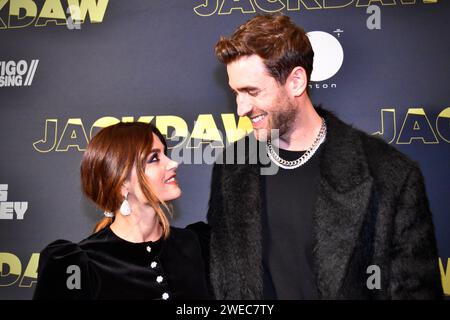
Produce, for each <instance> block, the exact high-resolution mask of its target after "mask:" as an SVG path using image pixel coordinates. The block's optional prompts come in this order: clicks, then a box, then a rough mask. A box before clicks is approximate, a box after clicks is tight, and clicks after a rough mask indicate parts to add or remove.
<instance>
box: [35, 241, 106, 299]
mask: <svg viewBox="0 0 450 320" xmlns="http://www.w3.org/2000/svg"><path fill="white" fill-rule="evenodd" d="M98 287H99V278H98V276H97V274H96V272H95V269H94V268H93V266H92V264H91V263H90V260H89V257H88V255H87V253H86V252H85V251H83V250H82V249H81V248H80V246H79V245H78V244H76V243H72V242H70V241H66V240H57V241H55V242H52V243H51V244H49V245H48V246H47V247H46V248H45V249H44V250H43V251H42V252H41V254H40V258H39V266H38V279H37V285H36V289H35V291H34V295H33V300H88V299H94V298H95V294H96V291H97V289H98Z"/></svg>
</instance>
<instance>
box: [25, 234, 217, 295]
mask: <svg viewBox="0 0 450 320" xmlns="http://www.w3.org/2000/svg"><path fill="white" fill-rule="evenodd" d="M76 277H78V278H76ZM209 298H210V296H209V290H208V285H207V278H206V272H205V264H204V259H203V257H202V251H201V246H200V242H199V240H198V238H197V235H196V233H195V232H194V231H192V230H189V229H180V228H175V227H171V229H170V235H169V237H168V238H167V239H165V240H164V239H160V240H158V241H155V242H151V241H150V242H142V243H132V242H128V241H126V240H124V239H121V238H119V237H118V236H116V235H115V234H114V233H113V232H112V230H111V229H110V228H109V227H106V228H104V229H103V230H101V231H99V232H97V233H95V234H93V235H91V236H90V237H89V238H87V239H85V240H83V241H81V242H80V243H78V244H76V243H72V242H69V241H66V240H57V241H55V242H53V243H51V244H50V245H48V246H47V247H46V248H45V249H44V250H43V251H42V253H41V256H40V261H39V268H38V282H37V286H36V290H35V292H34V296H33V299H162V300H167V299H169V300H172V299H189V300H191V299H209Z"/></svg>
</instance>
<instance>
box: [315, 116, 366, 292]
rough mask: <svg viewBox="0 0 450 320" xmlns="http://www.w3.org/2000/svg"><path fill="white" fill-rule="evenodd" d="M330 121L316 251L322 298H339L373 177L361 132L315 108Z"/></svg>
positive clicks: (321, 167)
mask: <svg viewBox="0 0 450 320" xmlns="http://www.w3.org/2000/svg"><path fill="white" fill-rule="evenodd" d="M317 111H318V112H319V113H320V114H321V115H322V116H323V117H325V119H326V121H327V126H328V132H327V138H326V142H325V143H324V145H323V152H322V158H321V163H320V170H321V180H320V187H319V195H318V198H317V202H316V207H315V212H314V224H315V225H314V227H315V230H314V231H315V234H314V237H315V247H314V251H313V256H314V263H315V270H316V276H317V279H316V280H317V282H316V283H317V286H318V290H319V294H320V297H321V298H323V299H338V298H339V289H340V288H341V286H342V283H343V280H344V278H345V274H346V270H347V267H348V263H349V260H350V258H351V255H352V253H353V250H354V248H355V244H356V242H357V239H358V236H359V234H360V231H361V227H362V224H363V221H364V217H365V215H366V213H367V212H368V210H369V202H370V195H371V192H372V182H373V181H372V178H371V176H370V174H369V169H368V166H367V161H366V160H365V155H364V151H363V148H362V146H361V139H360V137H359V136H358V134H359V133H358V132H357V131H355V130H352V129H351V127H349V126H348V125H346V124H344V123H343V122H341V121H340V120H339V119H337V118H336V117H334V116H333V115H332V114H331V113H329V112H326V111H324V110H322V109H318V110H317Z"/></svg>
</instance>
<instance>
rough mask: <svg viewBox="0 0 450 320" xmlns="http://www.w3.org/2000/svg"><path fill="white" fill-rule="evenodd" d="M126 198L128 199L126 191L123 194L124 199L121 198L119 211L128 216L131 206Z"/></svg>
mask: <svg viewBox="0 0 450 320" xmlns="http://www.w3.org/2000/svg"><path fill="white" fill-rule="evenodd" d="M127 199H128V192H127V194H126V195H125V200H123V202H122V204H121V205H120V213H121V214H122V215H123V216H129V215H130V213H131V207H130V204H129V203H128V200H127Z"/></svg>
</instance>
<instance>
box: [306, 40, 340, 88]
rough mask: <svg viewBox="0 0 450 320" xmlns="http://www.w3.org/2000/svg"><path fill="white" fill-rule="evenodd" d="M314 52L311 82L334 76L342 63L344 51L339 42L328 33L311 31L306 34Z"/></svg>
mask: <svg viewBox="0 0 450 320" xmlns="http://www.w3.org/2000/svg"><path fill="white" fill-rule="evenodd" d="M307 35H308V37H309V41H310V42H311V46H312V48H313V50H314V64H313V72H312V74H311V81H324V80H327V79H329V78H331V77H332V76H334V75H335V74H336V73H337V72H338V71H339V69H340V68H341V66H342V63H343V62H344V50H343V49H342V46H341V44H340V43H339V41H338V40H337V39H336V38H335V37H334V36H332V35H331V34H329V33H326V32H323V31H311V32H308V33H307Z"/></svg>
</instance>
